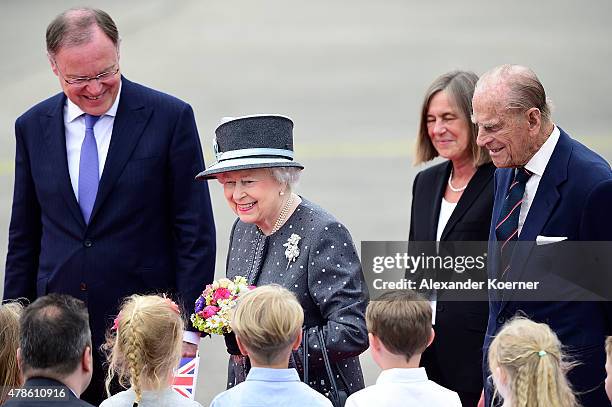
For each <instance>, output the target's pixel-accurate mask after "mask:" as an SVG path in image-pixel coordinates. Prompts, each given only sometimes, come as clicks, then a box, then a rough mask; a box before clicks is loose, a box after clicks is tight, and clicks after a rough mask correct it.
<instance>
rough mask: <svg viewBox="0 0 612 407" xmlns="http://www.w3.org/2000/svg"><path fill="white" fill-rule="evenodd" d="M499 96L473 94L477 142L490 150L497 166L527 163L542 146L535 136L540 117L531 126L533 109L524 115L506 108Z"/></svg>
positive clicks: (517, 165) (483, 93) (491, 92)
mask: <svg viewBox="0 0 612 407" xmlns="http://www.w3.org/2000/svg"><path fill="white" fill-rule="evenodd" d="M500 95H503V94H502V92H500V91H497V92H494V91H487V90H483V91H476V92H475V93H474V99H473V101H472V106H473V108H474V115H473V121H474V123H475V124H476V125H477V126H478V137H477V138H476V142H477V144H478V145H479V146H480V147H484V148H486V149H487V150H488V151H489V154H490V155H491V160H492V161H493V164H495V166H496V167H498V168H506V167H520V166H523V165H525V164H527V162H528V161H529V160H530V159H531V157H533V155H534V154H535V152H536V151H537V150H538V148H539V147H540V145H541V144H540V143H539V140H538V137H537V136H538V132H539V130H540V126H539V115H538V118H537V123H530V119H533V109H530V110H527V111H526V112H522V111H516V110H513V109H507V108H506V107H505V105H504V104H503V102H502V101H503V98H502V96H500ZM536 110H537V109H536ZM538 113H539V112H538Z"/></svg>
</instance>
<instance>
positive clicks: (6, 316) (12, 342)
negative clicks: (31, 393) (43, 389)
mask: <svg viewBox="0 0 612 407" xmlns="http://www.w3.org/2000/svg"><path fill="white" fill-rule="evenodd" d="M21 310H22V307H21V305H20V304H19V303H18V302H9V303H7V304H2V305H1V306H0V404H3V403H4V402H5V401H6V399H7V394H6V392H8V390H9V389H10V388H14V387H21V385H22V384H23V377H22V376H21V373H20V372H19V366H17V348H18V347H19V316H20V315H21Z"/></svg>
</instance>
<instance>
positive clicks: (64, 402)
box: [3, 377, 91, 407]
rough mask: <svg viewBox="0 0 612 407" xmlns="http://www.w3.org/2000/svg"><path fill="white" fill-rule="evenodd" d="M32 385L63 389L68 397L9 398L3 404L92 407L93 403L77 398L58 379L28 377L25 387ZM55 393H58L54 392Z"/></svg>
mask: <svg viewBox="0 0 612 407" xmlns="http://www.w3.org/2000/svg"><path fill="white" fill-rule="evenodd" d="M31 387H35V388H38V389H50V388H53V390H57V391H58V392H59V391H61V392H62V394H65V395H66V397H67V399H64V397H62V399H59V398H52V397H50V398H40V399H29V400H25V399H18V398H14V399H9V400H8V401H7V402H6V403H4V404H3V405H4V406H6V407H47V406H68V407H88V406H89V407H91V404H89V403H87V402H85V401H83V400H81V399H79V398H77V397H76V396H75V395H74V394H73V393H72V391H71V390H70V389H69V388H68V387H66V386H65V385H64V384H63V383H61V382H58V381H57V380H53V379H47V378H44V377H33V378H31V379H28V380H27V381H26V382H25V384H24V386H23V388H24V389H28V388H31ZM54 394H57V393H55V392H54Z"/></svg>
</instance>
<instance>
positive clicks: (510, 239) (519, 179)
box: [495, 167, 531, 277]
mask: <svg viewBox="0 0 612 407" xmlns="http://www.w3.org/2000/svg"><path fill="white" fill-rule="evenodd" d="M529 177H531V172H529V171H528V170H526V169H525V168H524V167H520V168H518V169H517V170H516V174H515V175H514V180H513V181H512V184H510V188H509V189H508V194H507V195H506V199H505V200H504V204H503V206H502V209H501V211H500V212H499V218H498V220H497V224H496V226H495V235H496V237H497V242H498V245H499V248H500V266H501V267H500V270H501V276H502V277H503V276H505V275H506V273H507V272H508V270H509V269H510V259H511V258H512V251H513V250H514V242H515V241H516V240H518V221H519V214H520V212H521V204H522V203H523V195H524V194H525V186H526V185H527V181H528V180H529Z"/></svg>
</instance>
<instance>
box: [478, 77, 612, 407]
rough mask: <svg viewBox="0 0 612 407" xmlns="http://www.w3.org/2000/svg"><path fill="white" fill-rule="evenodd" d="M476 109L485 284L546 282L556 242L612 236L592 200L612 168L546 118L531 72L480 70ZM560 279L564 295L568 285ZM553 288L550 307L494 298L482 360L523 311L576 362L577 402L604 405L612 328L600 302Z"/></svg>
mask: <svg viewBox="0 0 612 407" xmlns="http://www.w3.org/2000/svg"><path fill="white" fill-rule="evenodd" d="M473 109H474V114H473V121H474V123H476V124H477V125H478V140H477V141H478V145H480V146H483V147H485V148H487V149H488V150H489V153H490V155H491V158H492V160H493V163H494V164H495V166H496V167H498V170H497V171H496V173H495V203H494V206H493V216H492V221H491V229H490V235H489V265H488V271H489V276H490V278H496V279H498V280H500V281H508V282H513V281H519V280H529V279H539V278H541V277H543V278H549V279H550V278H551V276H552V274H554V273H548V272H547V271H546V270H545V268H546V267H545V266H544V267H543V265H546V264H547V262H552V261H554V260H555V259H554V258H548V259H546V257H551V255H550V253H555V251H554V250H553V249H554V247H555V245H557V244H560V243H559V242H560V241H562V240H567V241H569V242H571V241H589V240H602V239H603V240H611V239H610V233H611V230H610V229H609V228H608V229H607V230H606V229H605V226H603V225H605V224H607V225H609V224H610V215H609V205H610V202H609V201H607V202H606V201H603V200H601V199H599V198H598V197H599V196H600V195H601V194H600V192H598V191H600V189H601V188H602V186H603V187H605V185H606V184H607V182H608V180H609V179H610V178H611V177H612V173H611V171H610V166H609V164H608V163H607V162H606V161H605V160H604V159H603V158H601V157H600V156H599V155H597V154H596V153H594V152H593V151H591V150H589V149H588V148H586V147H585V146H583V145H582V144H580V143H578V142H577V141H575V140H573V139H571V138H570V136H569V135H568V134H567V133H566V132H565V131H563V130H562V129H560V128H559V127H557V126H556V125H555V124H554V123H553V122H552V120H551V117H550V109H549V106H548V104H547V100H546V94H545V91H544V88H543V86H542V84H541V83H540V81H539V79H538V78H537V76H536V75H535V73H533V72H532V71H531V70H530V69H528V68H525V67H522V66H516V65H504V66H500V67H497V68H495V69H493V70H491V71H489V72H487V73H486V74H484V75H483V76H482V77H481V78H480V80H479V81H478V84H477V85H476V90H475V92H474V98H473ZM605 208H608V210H605ZM602 214H604V216H603V217H600V218H599V219H598V221H593V217H595V216H601V215H602ZM602 231H605V232H604V233H602ZM534 243H537V245H536V244H534ZM542 243H551V244H550V245H548V244H547V245H542ZM545 247H548V248H546V249H543V248H545ZM547 253H549V254H547ZM587 271H588V272H591V273H599V272H603V270H587ZM566 282H567V283H568V284H567V286H566V287H563V289H564V290H569V289H573V288H572V287H570V286H571V284H570V283H569V281H567V280H566ZM557 287H559V286H557ZM560 292H561V291H559V295H558V296H559V298H549V297H547V298H545V299H549V300H555V301H546V302H545V301H526V300H525V298H524V297H523V295H524V294H522V293H519V292H513V293H510V294H508V293H504V292H502V293H498V292H492V293H491V294H490V298H491V301H490V306H489V322H488V330H487V335H486V337H485V344H484V349H485V354H486V350H487V349H488V347H489V344H490V342H491V340H492V338H493V336H495V335H496V334H497V332H498V331H499V329H500V328H501V326H502V325H503V324H504V323H505V322H506V321H507V320H508V319H510V318H511V317H512V316H513V315H515V314H517V313H522V314H526V315H527V316H528V317H529V318H531V319H533V320H535V321H537V322H545V323H547V324H549V325H550V327H551V328H552V329H553V330H554V331H555V333H556V334H557V335H558V337H559V339H560V340H561V342H562V343H563V345H565V346H566V347H567V350H568V351H569V353H570V354H571V355H572V357H574V358H575V360H576V361H577V362H579V363H580V365H579V366H577V367H576V368H574V369H573V370H572V371H571V372H570V375H569V378H570V381H571V382H572V385H573V387H574V389H575V390H576V391H577V392H578V394H579V396H580V400H581V403H582V404H583V405H585V406H589V407H591V406H609V405H610V404H609V401H608V399H607V397H606V394H605V392H604V386H603V382H604V378H605V374H606V373H605V370H604V363H605V360H606V356H605V352H604V339H605V336H606V335H610V333H611V332H612V330H611V328H612V326H611V323H610V321H611V319H610V317H611V316H612V313H611V312H610V309H609V307H608V306H607V305H606V304H604V303H600V302H594V301H591V302H587V301H569V300H568V297H569V296H568V297H564V298H561V294H560ZM564 292H566V293H567V292H568V291H564ZM549 294H550V293H549ZM577 298H581V297H577ZM531 299H532V300H533V298H531ZM486 376H487V371H486V369H485V377H486ZM490 385H491V383H490V382H489V383H488V385H485V394H486V401H485V404H486V405H490V398H491V394H492V392H491V389H490Z"/></svg>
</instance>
